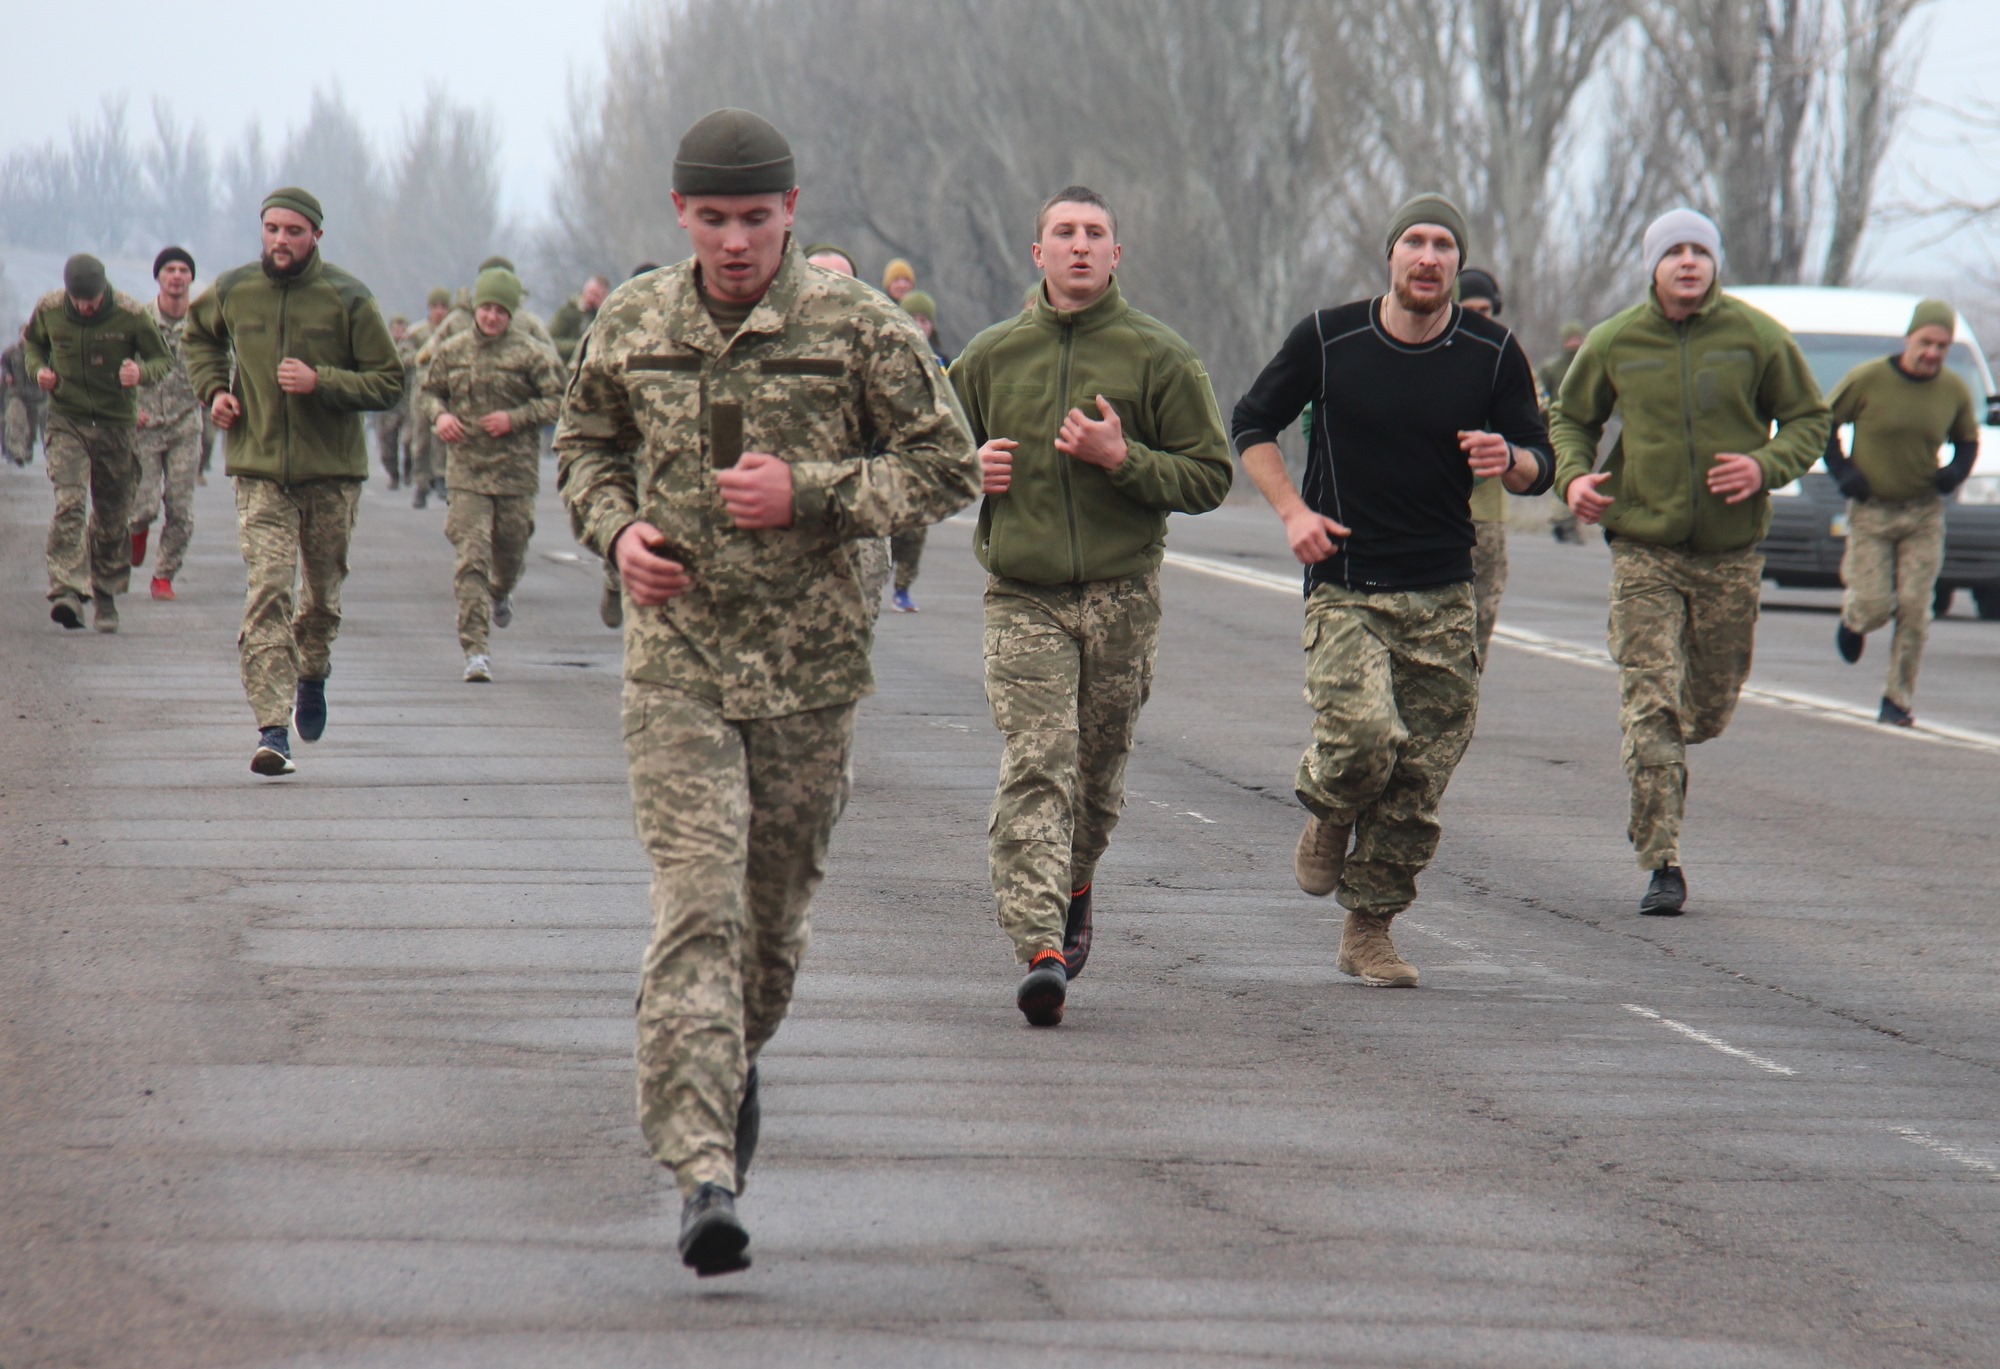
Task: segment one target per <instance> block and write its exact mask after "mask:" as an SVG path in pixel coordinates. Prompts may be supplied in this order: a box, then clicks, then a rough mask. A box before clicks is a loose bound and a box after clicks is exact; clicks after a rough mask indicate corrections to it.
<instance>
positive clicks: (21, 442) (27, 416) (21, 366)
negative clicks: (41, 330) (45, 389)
mask: <svg viewBox="0 0 2000 1369" xmlns="http://www.w3.org/2000/svg"><path fill="white" fill-rule="evenodd" d="M42 399H43V395H42V387H41V386H39V385H37V384H36V383H35V374H34V372H33V371H30V370H29V369H28V325H27V324H25V323H24V324H22V325H21V331H20V333H19V334H17V335H16V336H15V338H14V341H13V342H12V343H11V344H10V345H9V346H8V347H7V348H6V349H5V350H4V351H0V451H4V452H5V453H6V456H7V459H8V460H9V461H11V462H13V463H14V464H15V465H16V466H26V465H28V464H29V463H31V462H32V461H34V459H35V439H36V438H37V437H39V436H40V435H41V427H42Z"/></svg>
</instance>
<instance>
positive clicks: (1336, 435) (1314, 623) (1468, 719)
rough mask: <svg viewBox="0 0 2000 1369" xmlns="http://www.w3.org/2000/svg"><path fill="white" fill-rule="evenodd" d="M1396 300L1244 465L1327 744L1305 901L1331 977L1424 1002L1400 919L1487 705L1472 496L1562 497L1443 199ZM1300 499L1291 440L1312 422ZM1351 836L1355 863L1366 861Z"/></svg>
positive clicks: (1299, 864) (1302, 366)
mask: <svg viewBox="0 0 2000 1369" xmlns="http://www.w3.org/2000/svg"><path fill="white" fill-rule="evenodd" d="M1385 254H1386V255H1387V257H1388V263H1389V291H1388V293H1387V294H1385V295H1381V296H1378V297H1377V298H1375V299H1368V300H1357V301H1355V302H1353V303H1351V304H1344V305H1341V306H1340V307H1338V308H1335V309H1321V310H1318V311H1316V312H1315V313H1313V314H1311V315H1309V316H1308V317H1307V318H1305V319H1304V320H1303V321H1301V322H1300V323H1299V325H1298V326H1297V327H1295V328H1293V329H1292V332H1291V335H1290V336H1289V337H1287V338H1286V339H1285V343H1284V346H1283V347H1282V348H1280V349H1279V351H1278V354H1277V356H1276V357H1274V358H1273V359H1272V360H1271V363H1270V364H1269V365H1268V366H1266V367H1265V368H1264V371H1263V374H1262V375H1260V376H1258V377H1257V381H1256V383H1255V384H1254V385H1252V386H1251V387H1250V390H1249V391H1248V392H1247V393H1246V394H1245V395H1244V396H1243V398H1242V399H1241V400H1240V401H1239V402H1238V403H1237V405H1236V412H1235V415H1234V420H1233V423H1232V428H1233V437H1234V439H1235V442H1236V449H1237V451H1238V452H1239V453H1240V454H1241V455H1242V457H1243V469H1244V470H1245V471H1247V472H1248V473H1249V475H1250V478H1251V479H1252V480H1253V481H1255V482H1256V485H1257V488H1258V490H1259V491H1261V492H1262V493H1263V495H1264V497H1265V499H1267V500H1269V501H1270V504H1271V507H1272V509H1273V510H1275V511H1276V513H1277V515H1278V517H1279V518H1280V520H1282V521H1283V523H1284V525H1285V540H1286V541H1287V543H1289V544H1290V546H1291V550H1292V554H1293V555H1294V556H1295V557H1297V558H1298V560H1299V561H1300V563H1301V564H1303V565H1304V566H1305V567H1306V572H1305V591H1306V626H1305V635H1304V646H1305V652H1306V701H1307V702H1308V703H1310V704H1311V705H1312V707H1313V712H1314V715H1315V716H1314V719H1313V741H1312V745H1311V746H1309V747H1307V748H1306V752H1305V754H1304V755H1303V756H1302V757H1300V759H1299V768H1298V773H1297V776H1296V778H1295V779H1294V781H1293V789H1294V791H1295V792H1296V793H1297V795H1298V799H1299V802H1300V803H1301V804H1302V805H1303V806H1304V807H1305V809H1306V810H1307V813H1308V814H1309V816H1308V817H1307V818H1306V823H1305V830H1304V831H1303V832H1302V833H1300V836H1299V843H1298V849H1297V851H1296V853H1295V854H1294V856H1293V874H1294V876H1295V877H1296V878H1297V880H1298V883H1299V887H1300V888H1301V889H1303V890H1305V891H1306V892H1307V893H1309V894H1312V895H1314V896H1315V897H1320V898H1323V897H1325V896H1326V895H1328V894H1333V895H1334V896H1335V897H1336V898H1337V899H1338V900H1339V902H1340V904H1341V906H1342V907H1344V908H1346V909H1347V920H1346V925H1345V927H1344V928H1343V929H1342V931H1341V936H1340V951H1339V955H1338V958H1337V959H1336V960H1335V962H1334V964H1335V967H1336V968H1337V969H1339V970H1340V972H1341V973H1343V974H1349V975H1353V976H1355V977H1356V978H1358V979H1360V980H1361V982H1362V983H1364V984H1373V985H1378V986H1388V987H1414V986H1415V984H1416V982H1417V970H1416V967H1415V966H1413V965H1411V964H1410V963H1409V962H1408V961H1406V960H1404V959H1403V957H1402V956H1401V955H1399V954H1398V953H1397V951H1396V946H1395V943H1394V942H1393V941H1392V940H1391V939H1390V936H1389V924H1390V923H1391V921H1392V920H1394V918H1395V917H1396V915H1397V914H1398V913H1401V912H1402V911H1403V910H1404V909H1405V908H1408V907H1409V906H1410V905H1411V904H1412V903H1414V902H1415V901H1416V898H1417V876H1418V875H1419V874H1421V873H1422V872H1423V870H1424V867H1426V866H1427V865H1429V864H1430V862H1431V857H1432V856H1433V855H1435V854H1436V853H1437V843H1438V834H1439V831H1440V828H1439V824H1438V804H1439V801H1440V800H1442V799H1443V798H1444V792H1445V786H1446V785H1448V784H1449V783H1450V782H1451V776H1452V772H1453V771H1454V770H1456V769H1457V768H1458V762H1459V760H1460V758H1462V757H1463V756H1464V754H1465V747H1466V743H1467V742H1468V741H1470V740H1471V738H1472V728H1473V723H1474V721H1475V720H1476V718H1477V716H1478V711H1479V659H1478V658H1479V647H1478V643H1477V638H1476V635H1475V626H1474V625H1475V621H1476V615H1475V612H1474V608H1473V594H1472V585H1471V581H1472V577H1473V547H1474V545H1475V542H1476V534H1475V532H1474V528H1473V522H1472V511H1471V498H1472V491H1473V485H1474V482H1475V481H1478V480H1494V481H1498V482H1499V483H1500V484H1501V485H1504V486H1505V487H1506V488H1507V489H1508V490H1509V491H1511V492H1512V493H1515V494H1539V493H1541V492H1542V491H1543V490H1545V489H1547V488H1548V486H1549V476H1550V473H1551V471H1552V470H1553V469H1554V460H1553V458H1552V457H1551V456H1550V455H1549V453H1548V430H1547V429H1546V428H1545V427H1544V426H1543V423H1542V414H1541V408H1540V406H1539V405H1537V404H1536V402H1535V376H1534V372H1533V370H1532V369H1530V367H1529V364H1528V357H1527V354H1526V353H1525V352H1523V351H1522V350H1521V345H1520V343H1519V342H1517V341H1516V340H1515V338H1514V335H1513V334H1512V333H1510V332H1509V331H1507V329H1505V328H1503V327H1502V326H1501V325H1500V324H1498V323H1497V322H1495V321H1493V320H1492V319H1490V318H1486V317H1484V316H1482V315H1481V314H1479V313H1478V312H1476V311H1473V310H1468V309H1465V308H1462V307H1459V306H1455V305H1453V304H1452V289H1453V284H1454V281H1455V278H1456V277H1457V276H1458V274H1459V269H1460V264H1461V263H1462V262H1463V261H1464V260H1465V258H1466V256H1467V255H1468V252H1467V240H1466V230H1465V217H1464V215H1462V214H1461V213H1460V212H1459V210H1458V207H1457V206H1456V205H1454V204H1453V203H1452V202H1451V201H1450V200H1448V199H1446V198H1445V197H1444V196H1442V195H1418V196H1416V197H1415V198H1414V199H1411V200H1409V201H1408V202H1406V203H1405V204H1404V205H1402V207H1400V208H1399V209H1397V211H1396V213H1395V216H1394V217H1393V218H1392V219H1391V220H1390V223H1389V232H1388V237H1387V240H1386V253H1385ZM1308 405H1310V406H1311V410H1312V416H1313V419H1312V438H1311V442H1310V444H1309V446H1308V449H1307V453H1306V471H1305V481H1304V497H1303V498H1301V496H1300V493H1299V491H1297V490H1294V489H1293V488H1292V482H1291V477H1289V476H1288V475H1286V474H1285V463H1284V458H1283V456H1282V455H1281V454H1280V452H1279V450H1278V435H1279V434H1280V433H1282V432H1283V431H1284V430H1285V429H1286V428H1287V427H1289V426H1290V425H1291V423H1292V421H1293V420H1294V419H1296V418H1297V417H1298V416H1299V415H1300V413H1301V412H1303V411H1305V410H1306V408H1307V406H1308ZM1350 839H1351V843H1352V849H1351V850H1350Z"/></svg>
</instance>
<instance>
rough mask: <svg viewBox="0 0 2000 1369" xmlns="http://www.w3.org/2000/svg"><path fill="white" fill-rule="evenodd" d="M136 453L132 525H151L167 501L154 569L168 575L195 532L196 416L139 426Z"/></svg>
mask: <svg viewBox="0 0 2000 1369" xmlns="http://www.w3.org/2000/svg"><path fill="white" fill-rule="evenodd" d="M133 445H134V446H135V447H136V448H137V449H138V453H139V493H138V494H137V495H136V496H135V497H134V498H133V500H132V531H134V532H138V531H140V530H141V529H143V528H150V527H151V526H153V518H154V516H155V515H157V514H158V513H159V512H160V508H161V505H162V504H163V503H164V504H165V507H166V513H167V517H166V525H165V526H164V527H163V528H162V529H161V530H160V554H159V556H158V557H157V558H156V559H155V560H154V562H153V574H155V575H157V576H159V577H160V578H161V579H162V580H171V579H173V578H174V577H175V576H176V575H178V574H180V569H181V563H182V562H184V561H185V560H187V549H188V541H189V539H190V538H192V537H193V536H194V482H195V477H196V476H197V475H199V474H200V473H201V416H200V415H199V414H196V413H189V414H188V415H187V416H186V417H184V418H182V419H181V420H180V421H179V422H177V423H171V424H168V425H166V426H165V427H159V428H141V429H139V431H138V433H137V435H136V436H135V437H134V438H133Z"/></svg>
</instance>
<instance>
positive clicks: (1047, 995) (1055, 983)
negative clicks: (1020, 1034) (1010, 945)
mask: <svg viewBox="0 0 2000 1369" xmlns="http://www.w3.org/2000/svg"><path fill="white" fill-rule="evenodd" d="M1067 997H1069V971H1068V969H1067V968H1066V967H1065V966H1064V965H1063V958H1062V952H1061V951H1037V952H1036V953H1035V958H1034V959H1033V960H1031V961H1029V962H1028V973H1027V974H1026V975H1025V976H1023V977H1022V979H1021V987H1020V988H1018V989H1016V990H1015V991H1014V1005H1015V1006H1016V1007H1018V1008H1019V1009H1020V1010H1021V1015H1022V1016H1023V1017H1025V1018H1027V1019H1028V1025H1029V1026H1031V1027H1059V1026H1061V1025H1062V1020H1063V1000H1064V999H1065V998H1067Z"/></svg>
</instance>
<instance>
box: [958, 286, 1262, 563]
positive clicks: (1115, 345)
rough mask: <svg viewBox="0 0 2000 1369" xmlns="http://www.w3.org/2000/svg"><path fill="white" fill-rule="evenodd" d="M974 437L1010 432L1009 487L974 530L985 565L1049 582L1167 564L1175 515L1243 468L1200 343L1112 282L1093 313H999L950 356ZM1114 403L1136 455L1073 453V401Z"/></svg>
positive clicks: (1036, 309)
mask: <svg viewBox="0 0 2000 1369" xmlns="http://www.w3.org/2000/svg"><path fill="white" fill-rule="evenodd" d="M951 383H952V386H953V387H954V388H955V389H956V390H957V391H958V397H959V400H960V401H961V402H962V403H963V404H964V406H965V412H966V416H967V418H968V419H969V420H970V422H971V424H972V438H973V441H974V442H975V443H980V444H984V443H985V442H986V441H988V440H989V439H991V438H996V437H1005V438H1012V439H1013V440H1014V441H1016V442H1018V443H1020V446H1019V447H1017V448H1016V449H1015V451H1014V473H1013V483H1012V486H1011V488H1009V489H1008V491H1007V492H1006V493H1005V494H997V495H988V496H986V498H985V500H983V501H982V502H981V504H980V506H979V527H978V530H977V531H976V532H975V533H974V534H973V546H974V550H975V551H976V552H977V553H978V556H979V563H980V564H981V565H983V566H985V567H986V569H987V570H989V571H991V572H992V573H993V574H995V575H999V576H1005V577H1007V578H1009V579H1015V580H1026V581H1029V582H1030V583H1033V584H1038V585H1068V584H1081V583H1086V582H1089V581H1093V580H1113V579H1118V578H1120V577H1122V576H1127V575H1138V574H1140V573H1142V572H1144V571H1148V570H1151V569H1153V568H1154V567H1156V566H1158V565H1159V564H1160V558H1161V556H1162V554H1163V553H1164V552H1165V550H1166V540H1167V515H1168V514H1169V513H1205V512H1207V511H1208V510H1210V509H1212V508H1214V507H1215V506H1216V505H1218V504H1220V503H1221V502H1222V500H1223V497H1224V496H1225V495H1227V494H1228V493H1229V486H1230V483H1231V481H1232V480H1233V479H1234V476H1235V468H1234V466H1233V465H1232V464H1231V462H1230V457H1229V439H1228V438H1227V436H1225V435H1224V433H1223V428H1222V415H1221V412H1220V411H1219V410H1218V409H1217V408H1216V403H1215V390H1214V388H1213V387H1212V386H1211V385H1210V384H1209V380H1208V372H1207V370H1205V369H1204V368H1203V366H1202V364H1201V359H1200V358H1199V357H1197V356H1196V355H1195V354H1194V349H1193V348H1191V347H1189V346H1188V344H1187V343H1186V342H1185V341H1183V340H1182V339H1181V337H1180V335H1179V334H1177V333H1175V332H1174V330H1173V329H1171V328H1169V327H1167V326H1166V325H1165V324H1164V323H1161V322H1160V321H1159V320H1158V319H1155V318H1152V317H1150V316H1148V315H1146V314H1142V313H1140V312H1139V311H1138V310H1137V309H1134V308H1132V307H1131V306H1130V305H1128V304H1126V303H1125V299H1124V297H1123V296H1122V295H1121V294H1120V293H1119V291H1118V282H1117V280H1116V279H1114V280H1113V281H1112V282H1111V287H1110V288H1109V289H1108V290H1106V291H1105V293H1104V294H1103V296H1102V297H1100V298H1099V299H1098V300H1097V302H1096V303H1094V304H1092V305H1091V306H1090V307H1089V308H1087V309H1080V310H1076V311H1073V312H1072V311H1065V310H1058V309H1055V308H1053V307H1051V306H1050V304H1049V302H1048V293H1047V291H1046V289H1045V288H1038V289H1037V290H1036V291H1035V292H1034V295H1033V297H1032V298H1031V300H1030V301H1029V304H1028V307H1027V308H1026V309H1024V310H1022V311H1021V312H1020V313H1019V314H1017V315H1015V316H1014V317H1013V318H1010V319H1007V320H1005V321H1004V322H1001V323H996V324H994V325H993V326H992V327H991V328H988V329H987V330H986V331H985V332H983V333H981V334H980V335H979V336H978V337H976V338H974V339H973V340H972V342H971V343H970V344H969V345H968V346H967V347H966V349H965V351H964V353H963V354H961V355H960V356H959V358H958V360H957V361H955V362H953V363H952V367H951ZM1098 395H1103V396H1104V398H1105V399H1106V400H1108V401H1110V404H1111V406H1112V408H1114V409H1115V410H1117V412H1118V419H1119V422H1120V423H1121V424H1122V425H1123V427H1124V430H1125V440H1126V444H1127V455H1126V458H1125V462H1124V464H1123V465H1121V466H1119V468H1118V469H1117V470H1116V471H1106V470H1103V469H1102V468H1100V467H1097V466H1092V465H1088V464H1086V463H1084V462H1082V461H1078V460H1076V459H1074V458H1072V457H1068V456H1065V455H1063V454H1062V453H1061V452H1059V451H1057V450H1056V448H1055V439H1056V434H1057V432H1058V431H1060V429H1061V428H1062V423H1063V418H1064V416H1065V415H1066V414H1068V413H1069V411H1070V410H1071V409H1081V410H1082V411H1083V412H1084V413H1085V414H1086V415H1088V416H1089V417H1091V418H1096V417H1097V416H1098V408H1097V396H1098Z"/></svg>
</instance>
